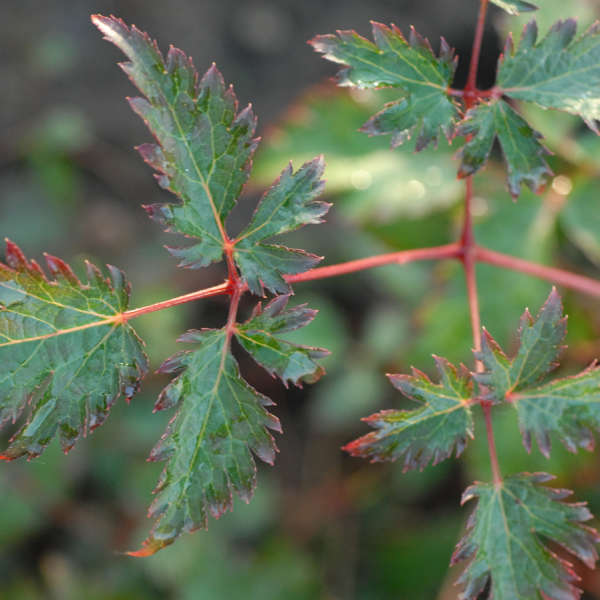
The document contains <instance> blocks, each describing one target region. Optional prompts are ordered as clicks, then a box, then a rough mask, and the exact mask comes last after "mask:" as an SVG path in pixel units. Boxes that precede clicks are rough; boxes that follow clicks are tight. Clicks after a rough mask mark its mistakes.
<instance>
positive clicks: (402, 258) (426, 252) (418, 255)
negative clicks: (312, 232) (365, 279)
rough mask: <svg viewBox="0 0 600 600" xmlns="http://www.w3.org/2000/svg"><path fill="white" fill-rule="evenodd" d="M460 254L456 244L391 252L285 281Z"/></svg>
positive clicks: (294, 281)
mask: <svg viewBox="0 0 600 600" xmlns="http://www.w3.org/2000/svg"><path fill="white" fill-rule="evenodd" d="M460 253H461V248H460V245H459V244H457V243H454V244H447V245H445V246H434V247H433V248H417V249H415V250H403V251H402V252H391V253H390V254H380V255H378V256H370V257H368V258H360V259H358V260H351V261H349V262H345V263H341V264H338V265H330V266H327V267H317V268H316V269H311V270H310V271H306V272H305V273H299V274H298V275H288V276H287V277H286V278H285V280H286V281H287V282H289V283H297V282H298V281H312V280H314V279H325V278H327V277H335V276H337V275H345V274H346V273H354V272H355V271H364V270H365V269H372V268H373V267H380V266H383V265H391V264H397V265H403V264H405V263H409V262H413V261H417V260H439V259H443V258H458V256H459V255H460Z"/></svg>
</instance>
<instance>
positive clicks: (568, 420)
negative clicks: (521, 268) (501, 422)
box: [475, 289, 600, 457]
mask: <svg viewBox="0 0 600 600" xmlns="http://www.w3.org/2000/svg"><path fill="white" fill-rule="evenodd" d="M562 313H563V310H562V303H561V301H560V297H559V296H558V294H557V292H556V290H555V289H553V290H552V292H551V293H550V296H549V297H548V300H547V301H546V303H545V304H544V306H543V307H542V308H541V310H540V312H539V314H538V316H537V318H536V319H533V318H532V316H531V315H530V314H529V311H525V314H524V315H523V316H522V317H521V326H520V329H519V337H520V344H519V349H518V351H517V353H516V355H515V357H514V358H513V359H509V358H507V357H506V355H505V354H504V352H503V351H502V350H501V348H500V347H499V346H498V344H497V343H496V342H495V340H494V339H493V338H492V337H491V335H490V334H489V333H487V332H486V331H485V330H484V335H483V340H482V351H481V353H478V354H476V356H477V358H479V359H480V360H482V361H483V364H484V366H485V369H486V370H485V372H484V373H479V374H477V375H476V376H475V378H476V380H477V381H478V383H479V384H481V385H483V386H484V390H485V394H486V395H487V397H488V398H490V399H492V400H494V401H497V402H501V401H503V400H504V401H507V402H509V403H510V404H511V405H512V406H513V407H514V408H515V410H516V411H517V415H518V419H519V427H520V429H521V434H522V437H523V444H524V446H525V448H526V449H527V451H528V452H530V451H531V444H532V438H533V437H535V439H536V440H537V443H538V446H539V448H540V450H541V452H542V454H544V456H546V457H548V456H549V455H550V447H551V443H550V434H551V433H556V434H557V435H558V437H559V439H560V440H561V441H562V443H563V444H564V445H565V447H566V448H567V449H568V450H570V451H571V452H575V451H576V450H577V448H578V447H581V448H586V449H587V450H592V449H593V447H594V438H593V435H592V430H600V368H598V367H597V366H596V363H594V364H592V365H591V366H590V367H588V368H587V369H586V370H585V371H583V372H582V373H580V374H579V375H575V376H572V377H566V378H564V379H555V380H553V381H550V382H548V383H544V384H540V382H541V380H542V378H543V377H544V375H546V374H547V373H548V372H549V371H550V370H552V369H553V368H554V367H556V366H557V362H556V361H557V359H558V356H559V354H560V352H561V350H562V349H563V348H564V346H562V342H563V340H564V337H565V334H566V317H563V314H562Z"/></svg>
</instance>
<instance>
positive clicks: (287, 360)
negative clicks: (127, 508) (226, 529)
mask: <svg viewBox="0 0 600 600" xmlns="http://www.w3.org/2000/svg"><path fill="white" fill-rule="evenodd" d="M286 303H287V297H279V298H276V299H275V300H273V301H272V302H271V303H270V304H269V305H268V306H267V307H266V308H265V310H264V312H263V311H262V310H261V308H260V307H259V308H257V309H256V311H255V313H254V315H253V316H252V317H251V318H250V320H249V321H248V322H247V323H244V324H243V325H236V327H235V330H234V331H235V335H236V336H237V337H238V339H239V340H240V342H241V343H242V345H243V346H244V348H246V349H247V350H248V352H249V353H250V354H251V355H252V356H253V357H254V358H255V359H256V360H257V361H258V362H259V363H260V364H262V365H263V366H264V367H265V368H266V369H267V370H268V371H269V372H270V373H272V374H273V373H274V374H276V375H278V376H279V377H281V378H282V380H283V381H284V382H286V381H287V380H288V379H289V380H290V381H292V382H294V383H298V382H299V381H300V380H301V379H307V380H314V379H317V378H318V376H319V375H320V374H321V373H322V372H323V370H322V368H321V367H320V366H319V365H318V364H316V362H315V359H317V358H320V357H322V356H325V355H326V354H327V351H325V350H321V349H319V348H307V347H303V346H295V345H293V344H289V343H287V342H283V341H282V340H280V339H278V338H277V337H276V334H278V333H283V332H285V331H290V330H292V329H297V328H298V327H303V326H304V325H307V324H308V323H309V322H310V321H311V320H312V318H313V317H314V311H311V310H309V309H307V308H305V307H304V306H300V307H296V308H293V309H289V310H284V309H285V305H286ZM179 341H181V342H191V343H195V344H197V347H196V348H195V349H194V350H191V351H184V352H180V353H179V354H176V355H175V356H173V357H172V358H170V359H168V360H167V361H166V362H165V363H164V364H163V365H162V366H161V368H160V371H161V372H164V373H179V375H178V376H177V377H176V378H175V379H173V381H172V382H171V383H170V384H169V385H168V386H167V387H166V388H165V389H164V390H163V392H162V393H161V395H160V396H159V398H158V400H157V402H156V407H155V409H156V410H163V409H166V408H172V407H176V408H177V413H176V414H175V416H174V417H173V419H172V420H171V422H170V423H169V425H168V427H167V431H166V433H165V434H164V435H163V437H162V438H161V439H160V441H159V443H158V444H157V445H156V446H155V448H154V449H153V450H152V453H151V455H150V460H167V464H166V466H165V469H164V471H163V472H162V474H161V477H160V480H159V482H158V485H157V487H156V489H155V493H156V498H155V499H154V501H153V502H152V505H151V506H150V511H149V516H150V517H151V518H154V519H156V524H155V525H154V527H153V529H152V531H151V533H150V535H149V537H148V538H147V539H146V540H145V541H144V543H143V544H142V548H141V549H140V550H139V551H138V552H134V553H132V554H134V555H136V556H145V555H148V554H153V553H154V552H156V551H157V550H160V549H161V548H164V547H165V546H168V545H169V544H172V543H173V542H174V541H175V539H176V538H177V537H178V536H179V535H180V534H181V533H189V532H192V531H194V530H196V529H199V528H206V525H207V519H208V515H209V514H210V515H212V516H213V517H215V518H218V517H220V516H221V515H222V514H223V513H224V512H226V511H228V510H231V509H232V506H233V494H234V493H235V494H237V495H238V496H240V497H241V498H242V499H243V500H244V501H246V502H249V501H250V499H251V498H252V495H253V493H254V488H255V487H256V464H255V462H254V458H253V455H256V456H257V457H258V458H260V459H261V460H263V461H265V462H267V463H269V464H273V462H274V460H275V452H276V451H277V447H276V446H275V442H274V440H273V437H272V436H271V434H270V433H269V430H275V431H279V432H281V427H280V425H279V420H278V419H277V417H275V416H273V415H272V414H271V413H269V412H268V410H267V407H269V406H272V405H273V402H272V401H271V400H270V399H269V398H267V397H266V396H263V395H262V394H260V393H258V392H257V391H256V390H255V389H254V388H252V387H251V386H250V385H248V383H247V382H246V381H245V380H244V379H243V378H242V377H241V375H240V372H239V369H238V364H237V362H236V360H235V358H234V357H233V355H232V354H231V349H230V340H229V337H228V334H227V330H226V328H224V329H218V330H213V329H207V330H203V331H190V332H188V333H186V334H185V335H184V336H182V337H181V338H180V340H179Z"/></svg>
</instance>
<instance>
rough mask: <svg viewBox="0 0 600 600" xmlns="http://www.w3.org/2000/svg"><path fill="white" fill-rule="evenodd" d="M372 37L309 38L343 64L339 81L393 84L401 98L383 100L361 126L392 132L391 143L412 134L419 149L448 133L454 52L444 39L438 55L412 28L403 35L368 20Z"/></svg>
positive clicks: (453, 116)
mask: <svg viewBox="0 0 600 600" xmlns="http://www.w3.org/2000/svg"><path fill="white" fill-rule="evenodd" d="M372 26H373V39H374V41H375V43H372V42H370V41H369V40H367V39H365V38H363V37H361V36H360V35H358V34H357V33H356V32H355V31H338V32H337V35H332V34H330V35H320V36H317V37H316V38H314V39H313V40H311V41H310V42H309V43H310V44H311V45H312V46H313V48H314V49H315V50H316V51H317V52H321V53H322V54H323V55H324V57H325V58H326V59H327V60H330V61H332V62H335V63H339V64H342V65H344V68H343V69H342V70H341V71H340V72H339V74H338V83H339V84H340V85H342V86H356V87H359V88H380V87H390V86H391V87H396V88H398V90H399V91H400V93H401V96H400V99H399V100H398V101H397V102H393V103H391V104H389V105H387V106H386V107H385V108H384V110H383V111H382V112H380V113H379V114H377V115H375V116H374V117H373V118H372V119H371V120H369V121H368V122H367V123H366V124H365V125H364V127H363V131H365V132H367V133H369V134H370V135H385V134H391V135H392V146H393V147H395V146H399V145H400V144H402V143H404V142H405V141H406V140H407V139H409V138H410V137H411V136H413V135H414V136H416V140H417V141H416V148H417V150H422V149H423V148H425V147H426V146H427V145H428V144H429V143H430V142H432V141H433V142H436V143H437V140H438V137H439V135H440V131H441V132H443V133H444V134H445V135H446V137H448V138H450V137H452V135H453V131H454V123H455V120H456V118H457V116H458V109H457V106H456V104H455V102H454V100H453V99H452V97H451V96H450V95H449V94H448V87H449V86H450V84H451V82H452V79H453V77H454V71H455V69H456V60H455V57H454V53H453V51H452V50H450V48H449V47H448V45H447V44H446V42H445V40H444V39H442V42H441V54H440V57H439V58H438V57H436V56H435V55H434V53H433V51H432V49H431V46H430V45H429V42H428V41H427V40H426V39H424V38H422V37H421V36H420V35H419V34H418V33H417V32H416V31H415V30H414V29H413V28H411V31H410V36H409V38H408V41H407V40H406V39H405V38H404V36H403V35H402V32H401V31H400V30H399V29H398V28H397V27H396V26H395V25H392V26H391V27H386V26H385V25H382V24H381V23H375V22H372Z"/></svg>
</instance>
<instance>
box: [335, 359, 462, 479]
mask: <svg viewBox="0 0 600 600" xmlns="http://www.w3.org/2000/svg"><path fill="white" fill-rule="evenodd" d="M435 359H436V366H437V368H438V371H439V373H440V383H439V384H436V383H433V382H432V381H431V380H430V379H429V378H428V377H427V375H425V374H424V373H422V372H420V371H417V370H416V369H413V374H412V375H389V378H390V381H391V382H392V384H393V385H394V387H395V388H397V389H398V390H400V391H401V392H402V393H403V394H404V395H405V396H406V397H407V398H409V399H411V400H413V401H415V402H418V403H419V404H421V405H422V406H421V408H418V409H416V410H412V411H406V410H384V411H381V412H379V413H376V414H374V415H371V416H370V417H367V418H365V419H364V421H366V422H367V423H369V425H371V426H372V427H373V428H374V429H375V431H372V432H371V433H368V434H367V435H365V436H363V437H361V438H359V439H357V440H355V441H354V442H351V443H350V444H347V445H346V446H345V447H344V450H346V451H347V452H349V453H350V454H351V455H352V456H362V457H364V458H370V459H371V461H372V462H377V461H384V460H389V461H394V460H396V459H398V458H401V459H403V461H404V465H403V469H404V471H408V470H410V469H417V468H418V469H421V470H422V469H424V468H425V467H426V466H427V465H428V464H429V462H430V461H431V460H432V459H433V464H434V465H435V464H437V463H439V462H441V461H442V460H445V459H446V458H449V457H450V456H451V455H452V452H453V450H454V449H455V448H456V456H457V457H458V456H460V454H461V453H462V451H463V450H464V448H465V446H466V444H467V440H468V438H472V437H473V415H472V412H471V408H470V401H471V398H472V395H473V382H472V378H471V375H470V373H469V372H468V371H467V370H466V368H464V367H461V369H460V370H457V369H456V368H455V367H454V366H453V365H452V364H451V363H449V362H448V361H446V360H445V359H442V358H439V357H435Z"/></svg>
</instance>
